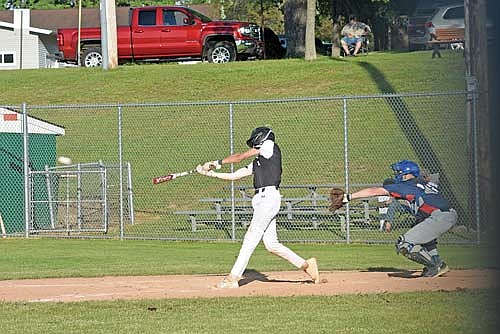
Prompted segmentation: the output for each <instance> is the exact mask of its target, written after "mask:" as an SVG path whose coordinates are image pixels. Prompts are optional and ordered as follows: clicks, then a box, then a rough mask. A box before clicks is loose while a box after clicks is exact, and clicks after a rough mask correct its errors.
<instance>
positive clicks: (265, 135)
mask: <svg viewBox="0 0 500 334" xmlns="http://www.w3.org/2000/svg"><path fill="white" fill-rule="evenodd" d="M268 139H269V140H272V141H274V133H273V130H271V129H269V128H268V127H265V126H262V127H258V128H255V129H254V130H253V131H252V134H251V135H250V138H248V140H247V145H248V147H255V148H259V147H261V146H262V143H263V142H265V141H266V140H268Z"/></svg>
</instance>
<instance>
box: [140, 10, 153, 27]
mask: <svg viewBox="0 0 500 334" xmlns="http://www.w3.org/2000/svg"><path fill="white" fill-rule="evenodd" d="M139 25H140V26H154V25H156V10H141V11H140V12H139Z"/></svg>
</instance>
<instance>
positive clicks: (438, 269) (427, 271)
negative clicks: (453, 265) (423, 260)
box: [422, 262, 450, 278]
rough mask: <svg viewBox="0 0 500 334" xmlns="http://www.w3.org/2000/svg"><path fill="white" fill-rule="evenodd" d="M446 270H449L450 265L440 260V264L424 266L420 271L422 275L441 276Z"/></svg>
mask: <svg viewBox="0 0 500 334" xmlns="http://www.w3.org/2000/svg"><path fill="white" fill-rule="evenodd" d="M448 271H450V267H448V265H447V264H446V263H444V262H441V263H440V264H438V265H436V266H433V267H425V268H424V270H423V271H422V277H432V278H434V277H439V276H443V275H444V274H446V273H447V272H448Z"/></svg>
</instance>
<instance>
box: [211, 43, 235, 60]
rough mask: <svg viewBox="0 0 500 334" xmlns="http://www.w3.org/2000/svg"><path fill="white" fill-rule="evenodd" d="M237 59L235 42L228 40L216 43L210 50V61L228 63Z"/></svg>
mask: <svg viewBox="0 0 500 334" xmlns="http://www.w3.org/2000/svg"><path fill="white" fill-rule="evenodd" d="M235 59H236V52H235V50H234V46H233V44H231V43H230V42H226V41H221V42H217V43H215V45H214V46H213V47H211V48H210V50H208V61H209V62H210V63H219V64H220V63H227V62H230V61H234V60H235Z"/></svg>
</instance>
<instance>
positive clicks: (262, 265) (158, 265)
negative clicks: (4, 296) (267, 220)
mask: <svg viewBox="0 0 500 334" xmlns="http://www.w3.org/2000/svg"><path fill="white" fill-rule="evenodd" d="M240 245H241V244H240V243H231V242H161V241H137V240H128V241H118V240H74V239H63V240H57V239H0V254H2V261H0V279H23V278H49V277H100V276H107V275H119V276H124V275H162V274H222V273H226V272H228V271H229V270H230V268H231V265H232V262H233V261H234V260H235V258H236V256H237V254H238V251H239V248H240ZM289 245H290V247H291V248H292V249H293V250H295V251H296V252H297V253H298V254H300V255H302V256H303V257H305V258H307V257H312V256H315V257H317V258H318V262H319V265H320V269H321V270H325V271H329V270H382V269H384V268H385V269H390V268H392V269H393V270H398V269H401V270H402V269H421V268H420V266H419V265H417V264H415V263H413V262H411V261H408V260H407V259H406V258H404V257H402V256H397V255H396V253H395V250H394V246H393V245H366V244H350V245H346V244H309V243H307V244H303V243H292V244H289ZM440 252H441V255H442V257H443V258H444V259H445V260H446V261H447V262H448V264H449V265H450V267H451V268H454V269H471V268H491V267H494V266H495V261H496V260H495V258H494V252H493V251H492V250H491V249H490V248H488V247H470V246H469V247H464V246H445V245H442V246H441V247H440ZM248 268H249V269H254V270H257V271H264V272H265V271H280V270H295V268H294V267H293V266H291V265H290V264H288V263H287V262H286V261H283V260H282V259H280V258H278V257H276V256H272V255H270V254H269V253H268V252H267V251H266V250H265V249H264V247H263V246H262V245H260V246H259V247H258V248H257V250H256V251H255V253H254V255H253V256H252V258H251V260H250V263H249V266H248Z"/></svg>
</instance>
